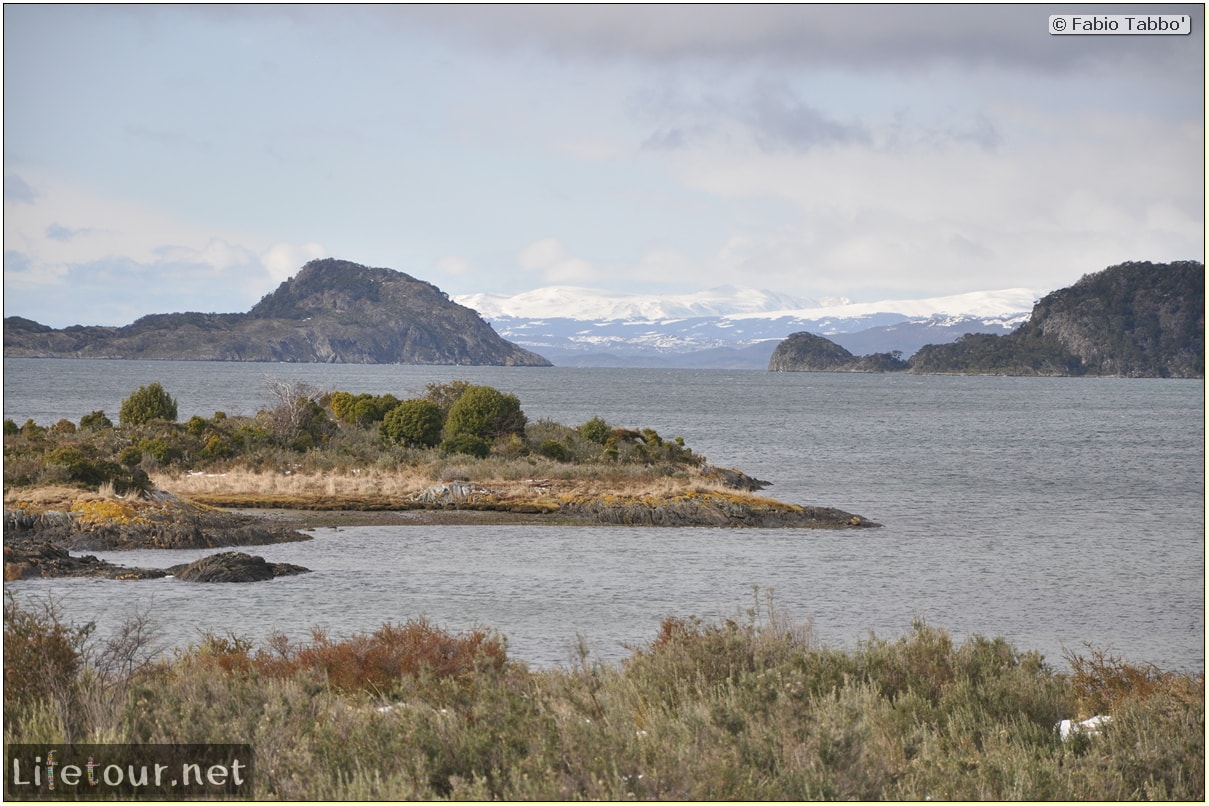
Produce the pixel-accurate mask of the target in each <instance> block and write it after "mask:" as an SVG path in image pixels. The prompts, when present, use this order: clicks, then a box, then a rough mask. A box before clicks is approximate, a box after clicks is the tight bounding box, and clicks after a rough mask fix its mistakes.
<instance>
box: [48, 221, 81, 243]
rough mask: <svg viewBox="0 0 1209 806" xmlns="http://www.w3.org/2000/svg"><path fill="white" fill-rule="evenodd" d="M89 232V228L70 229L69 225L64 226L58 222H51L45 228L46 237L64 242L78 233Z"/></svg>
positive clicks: (78, 234)
mask: <svg viewBox="0 0 1209 806" xmlns="http://www.w3.org/2000/svg"><path fill="white" fill-rule="evenodd" d="M89 232H91V230H88V229H71V228H70V227H64V226H61V225H59V224H51V225H50V226H48V227H47V228H46V237H47V238H50V239H52V240H55V241H63V242H64V243H66V242H67V241H70V240H71V239H72V238H76V237H78V236H80V235H87V234H88V233H89Z"/></svg>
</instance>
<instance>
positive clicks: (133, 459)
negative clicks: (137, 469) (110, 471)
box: [118, 445, 143, 467]
mask: <svg viewBox="0 0 1209 806" xmlns="http://www.w3.org/2000/svg"><path fill="white" fill-rule="evenodd" d="M141 461H143V452H142V451H141V450H139V449H138V446H136V445H128V446H126V447H125V448H122V450H121V452H120V453H119V454H118V463H119V464H123V465H125V466H126V467H134V466H135V465H137V464H138V463H139V462H141Z"/></svg>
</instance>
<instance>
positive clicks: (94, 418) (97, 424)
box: [80, 409, 113, 431]
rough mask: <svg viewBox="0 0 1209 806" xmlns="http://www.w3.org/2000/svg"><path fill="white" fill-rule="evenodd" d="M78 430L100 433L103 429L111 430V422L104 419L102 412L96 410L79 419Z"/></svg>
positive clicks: (106, 418)
mask: <svg viewBox="0 0 1209 806" xmlns="http://www.w3.org/2000/svg"><path fill="white" fill-rule="evenodd" d="M80 428H81V430H84V431H100V430H102V429H105V428H113V420H111V419H109V418H108V417H106V416H105V412H104V411H102V410H101V409H97V410H96V411H94V412H91V413H89V414H85V415H84V416H83V417H81V418H80Z"/></svg>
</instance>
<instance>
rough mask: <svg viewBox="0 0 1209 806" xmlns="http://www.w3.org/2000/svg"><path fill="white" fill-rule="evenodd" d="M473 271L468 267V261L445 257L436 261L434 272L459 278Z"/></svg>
mask: <svg viewBox="0 0 1209 806" xmlns="http://www.w3.org/2000/svg"><path fill="white" fill-rule="evenodd" d="M473 269H474V267H473V266H471V265H470V261H469V260H466V259H465V258H462V257H458V256H457V255H445V256H444V257H442V258H440V259H439V260H437V263H436V270H437V271H439V272H440V273H441V274H444V275H446V276H452V277H460V276H462V275H464V274H469V273H470V272H471V271H472V270H473Z"/></svg>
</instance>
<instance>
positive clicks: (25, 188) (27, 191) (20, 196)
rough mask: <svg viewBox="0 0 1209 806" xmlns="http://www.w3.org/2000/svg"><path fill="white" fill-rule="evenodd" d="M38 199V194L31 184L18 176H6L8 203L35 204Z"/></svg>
mask: <svg viewBox="0 0 1209 806" xmlns="http://www.w3.org/2000/svg"><path fill="white" fill-rule="evenodd" d="M37 198H38V193H37V191H35V190H34V189H33V188H32V187H30V186H29V183H28V182H26V181H25V180H24V179H22V178H21V177H19V176H17V175H16V174H5V175H4V200H5V201H6V202H9V201H11V202H22V203H24V204H33V203H34V200H35V199H37Z"/></svg>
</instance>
